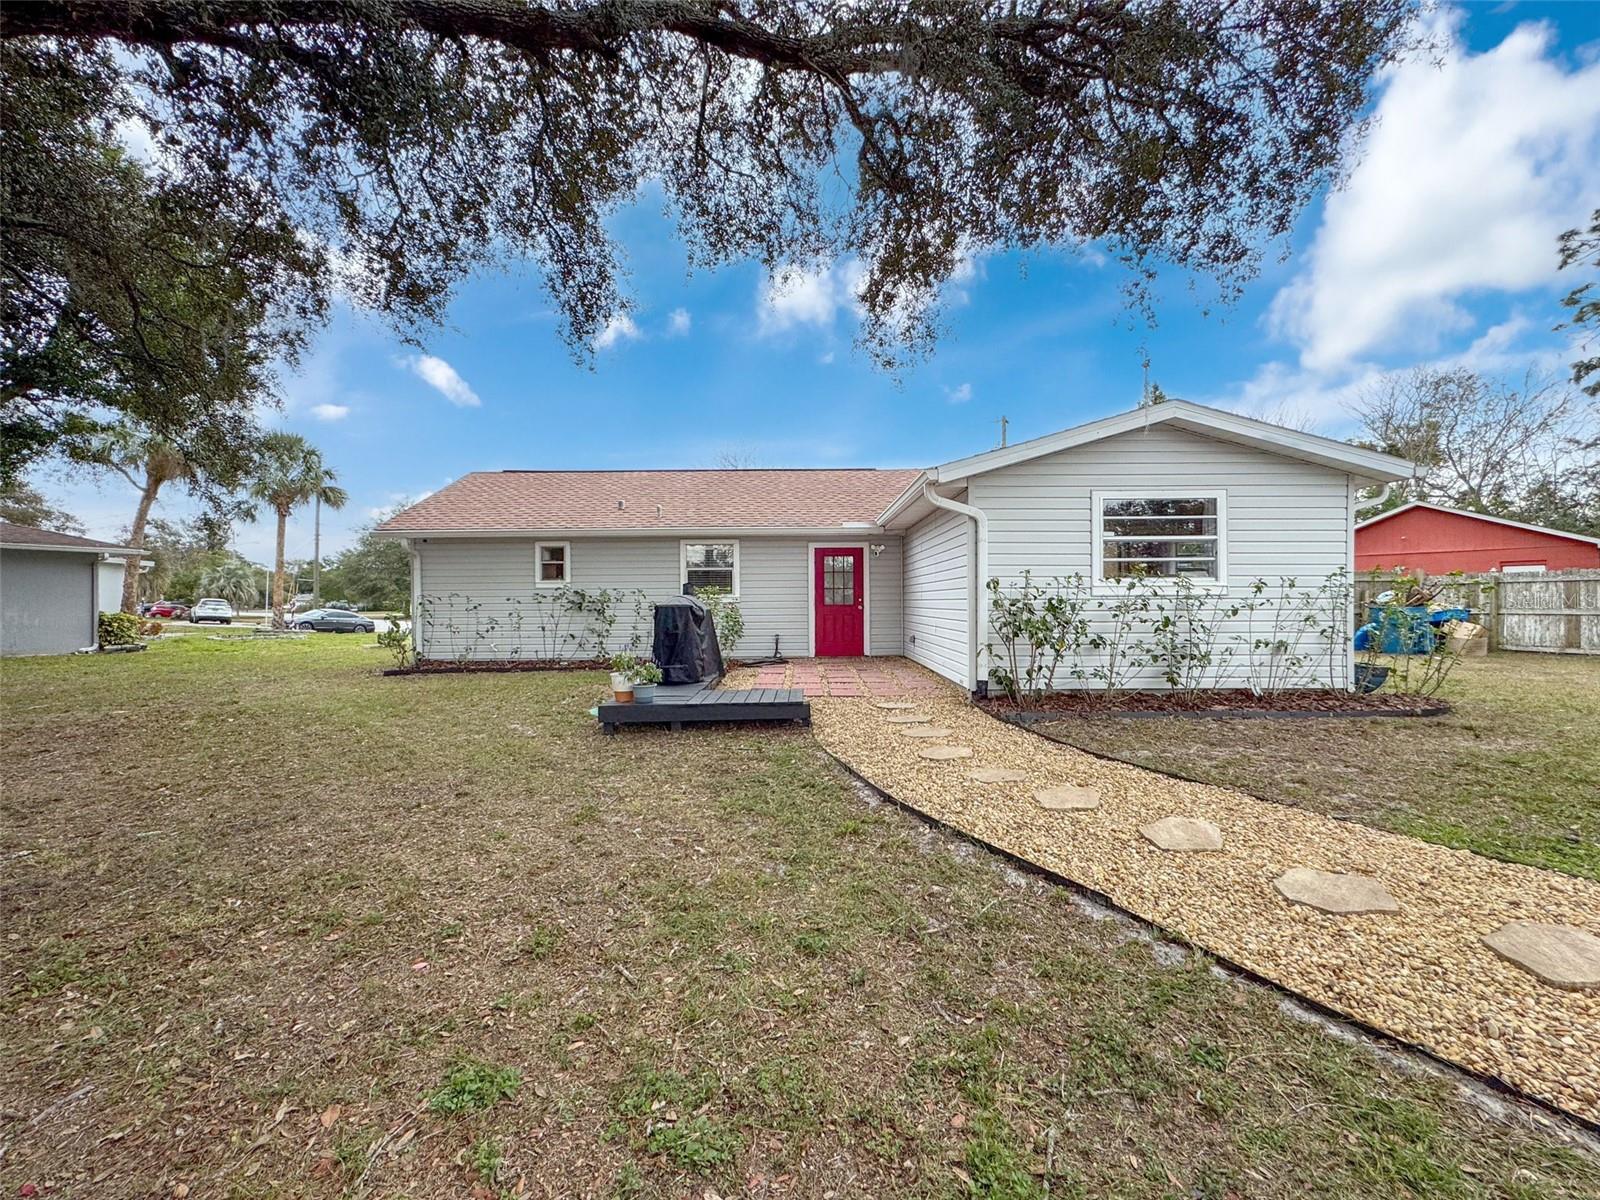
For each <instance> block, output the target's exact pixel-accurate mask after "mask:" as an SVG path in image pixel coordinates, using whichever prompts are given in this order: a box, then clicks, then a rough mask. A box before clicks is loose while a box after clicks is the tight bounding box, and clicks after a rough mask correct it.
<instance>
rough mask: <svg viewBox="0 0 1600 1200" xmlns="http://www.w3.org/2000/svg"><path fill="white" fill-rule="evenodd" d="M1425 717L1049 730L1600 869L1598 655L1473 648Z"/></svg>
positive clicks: (1512, 857)
mask: <svg viewBox="0 0 1600 1200" xmlns="http://www.w3.org/2000/svg"><path fill="white" fill-rule="evenodd" d="M1444 696H1445V698H1446V699H1448V700H1449V701H1450V702H1451V703H1452V704H1454V705H1455V712H1454V713H1452V714H1451V715H1449V716H1446V717H1431V718H1426V719H1419V720H1401V719H1393V720H1391V719H1380V720H1352V721H1345V720H1332V719H1328V720H1323V719H1314V720H1304V721H1265V720H1240V721H1229V720H1197V719H1192V718H1171V719H1140V720H1127V719H1119V718H1115V717H1106V718H1093V719H1088V720H1084V719H1078V718H1074V719H1070V720H1062V721H1054V722H1051V723H1049V724H1048V725H1040V726H1036V727H1035V728H1037V729H1038V730H1039V731H1040V732H1042V733H1045V734H1047V735H1048V736H1050V737H1054V738H1056V739H1058V740H1060V741H1063V742H1066V743H1068V744H1069V745H1073V746H1077V747H1079V748H1080V749H1084V750H1089V751H1092V752H1093V753H1096V754H1109V755H1113V756H1115V757H1117V758H1124V759H1127V760H1128V761H1129V762H1135V763H1138V764H1140V765H1142V766H1148V767H1155V768H1157V769H1159V770H1164V771H1173V772H1175V773H1177V774H1180V775H1186V776H1189V777H1190V778H1194V779H1199V780H1202V781H1203V782H1206V783H1220V784H1224V785H1227V786H1230V787H1237V788H1240V789H1242V790H1244V791H1247V792H1251V793H1253V794H1255V795H1258V796H1264V797H1266V798H1268V799H1271V800H1283V801H1286V802H1288V803H1290V804H1298V805H1301V806H1303V807H1306V808H1312V809H1315V810H1316V811H1318V812H1323V813H1329V814H1331V815H1335V816H1341V817H1348V818H1350V819H1351V820H1355V821H1361V822H1364V823H1366V824H1368V825H1376V826H1378V827H1379V828H1382V829H1392V830H1395V831H1396V832H1398V833H1408V834H1411V835H1412V836H1413V837H1419V838H1423V839H1425V840H1427V841H1430V842H1438V843H1439V844H1441V845H1445V846H1454V847H1457V848H1459V849H1465V850H1475V851H1477V852H1478V853H1479V854H1486V855H1489V856H1490V857H1492V858H1499V859H1504V860H1506V861H1508V862H1519V863H1528V864H1530V865H1532V866H1536V867H1548V868H1550V869H1552V870H1556V871H1566V872H1568V873H1569V874H1572V875H1579V876H1582V877H1584V878H1587V879H1600V804H1596V803H1595V797H1596V796H1600V736H1597V735H1596V732H1595V731H1596V729H1600V661H1597V660H1596V659H1594V658H1588V657H1582V656H1579V655H1564V654H1509V653H1508V654H1495V655H1491V656H1490V657H1488V658H1479V659H1464V660H1463V661H1462V662H1461V664H1460V666H1459V667H1457V669H1456V672H1455V674H1454V675H1452V676H1451V678H1450V679H1449V681H1448V682H1447V683H1446V686H1445V691H1444Z"/></svg>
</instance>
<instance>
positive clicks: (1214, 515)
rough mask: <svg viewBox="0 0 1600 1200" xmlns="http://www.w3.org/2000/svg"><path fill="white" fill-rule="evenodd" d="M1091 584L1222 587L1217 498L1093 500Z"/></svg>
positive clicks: (1117, 496)
mask: <svg viewBox="0 0 1600 1200" xmlns="http://www.w3.org/2000/svg"><path fill="white" fill-rule="evenodd" d="M1094 513H1095V526H1094V539H1095V541H1094V566H1095V572H1094V574H1095V580H1096V582H1100V583H1116V582H1118V581H1120V580H1123V579H1127V578H1129V577H1132V576H1142V577H1144V578H1147V579H1179V578H1183V579H1189V580H1192V581H1193V582H1195V583H1209V584H1221V583H1223V582H1224V581H1225V580H1226V579H1227V552H1226V540H1225V539H1226V529H1225V526H1226V523H1227V514H1226V504H1225V498H1224V495H1223V493H1221V492H1182V493H1173V494H1169V495H1162V494H1141V493H1135V492H1096V493H1095V494H1094Z"/></svg>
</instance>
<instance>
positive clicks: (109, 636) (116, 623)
mask: <svg viewBox="0 0 1600 1200" xmlns="http://www.w3.org/2000/svg"><path fill="white" fill-rule="evenodd" d="M142 624H143V622H142V621H140V619H139V618H138V617H137V616H136V615H134V614H133V613H125V612H111V613H101V614H100V644H101V645H102V646H132V645H134V644H135V643H136V642H138V640H139V628H140V626H141V625H142Z"/></svg>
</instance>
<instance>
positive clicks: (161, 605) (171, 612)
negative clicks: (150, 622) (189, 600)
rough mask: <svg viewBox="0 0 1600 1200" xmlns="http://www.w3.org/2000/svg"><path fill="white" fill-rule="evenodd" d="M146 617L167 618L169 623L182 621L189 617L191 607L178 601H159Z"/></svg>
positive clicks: (153, 605) (151, 607)
mask: <svg viewBox="0 0 1600 1200" xmlns="http://www.w3.org/2000/svg"><path fill="white" fill-rule="evenodd" d="M145 615H146V616H150V617H165V618H167V620H169V621H181V620H183V618H185V617H187V616H188V615H189V606H188V605H187V604H183V603H180V602H179V601H177V600H157V601H156V602H155V603H154V604H152V605H151V606H150V611H149V612H148V613H146V614H145Z"/></svg>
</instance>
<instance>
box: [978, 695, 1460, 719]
mask: <svg viewBox="0 0 1600 1200" xmlns="http://www.w3.org/2000/svg"><path fill="white" fill-rule="evenodd" d="M979 704H980V706H981V707H982V708H983V709H984V710H985V711H986V712H988V713H990V714H991V715H993V716H996V717H999V718H1001V719H1002V720H1007V721H1018V722H1024V723H1026V722H1032V721H1050V720H1054V719H1056V718H1058V717H1242V718H1250V717H1255V718H1263V717H1264V718H1274V717H1436V716H1440V715H1442V714H1444V713H1447V712H1449V711H1450V706H1449V705H1448V704H1446V703H1445V702H1444V701H1442V700H1435V699H1432V698H1424V697H1421V696H1401V695H1395V694H1393V693H1383V692H1375V693H1370V694H1362V693H1358V692H1345V691H1338V690H1335V689H1316V690H1311V689H1308V690H1306V691H1295V692H1291V693H1287V694H1281V695H1276V696H1259V695H1257V694H1256V693H1255V692H1252V691H1249V690H1248V689H1246V688H1231V689H1227V690H1222V691H1207V692H1195V693H1183V692H1121V693H1119V694H1117V695H1115V696H1107V695H1105V694H1104V693H1101V692H1094V693H1082V692H1052V693H1050V694H1049V695H1047V696H1045V697H1043V698H1042V699H1040V700H1039V701H1037V702H1036V703H1033V704H1028V705H1021V704H1018V703H1016V702H1015V701H1013V700H1008V699H1005V698H1004V697H990V698H988V699H986V700H981V701H979Z"/></svg>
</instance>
